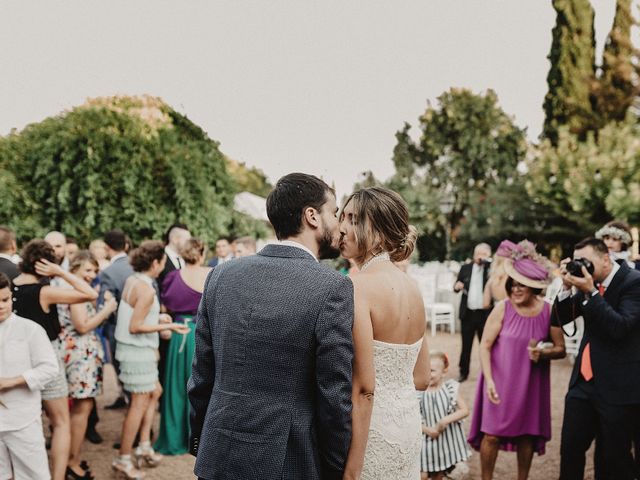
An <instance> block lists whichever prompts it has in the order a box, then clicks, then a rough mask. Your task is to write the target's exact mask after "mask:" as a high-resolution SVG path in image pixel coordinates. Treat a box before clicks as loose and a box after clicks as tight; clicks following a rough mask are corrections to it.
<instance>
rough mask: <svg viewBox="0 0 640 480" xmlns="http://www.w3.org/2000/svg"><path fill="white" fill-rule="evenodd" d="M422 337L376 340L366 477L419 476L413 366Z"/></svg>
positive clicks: (400, 479) (418, 420) (417, 409)
mask: <svg viewBox="0 0 640 480" xmlns="http://www.w3.org/2000/svg"><path fill="white" fill-rule="evenodd" d="M421 345H422V339H421V340H419V341H418V342H416V343H414V344H413V345H403V344H393V343H385V342H380V341H377V340H374V341H373V347H374V352H373V363H374V366H375V371H376V389H375V394H374V400H373V412H372V415H371V427H370V428H369V441H368V442H367V449H366V452H365V456H364V469H363V472H362V478H363V479H365V480H366V479H380V480H390V479H397V480H405V479H410V480H418V479H419V478H420V450H421V445H422V429H421V417H420V405H419V403H418V399H417V396H416V390H415V387H414V384H413V368H414V367H415V364H416V359H417V358H418V353H419V352H420V347H421Z"/></svg>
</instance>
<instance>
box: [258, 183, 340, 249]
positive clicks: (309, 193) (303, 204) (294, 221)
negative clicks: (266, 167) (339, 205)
mask: <svg viewBox="0 0 640 480" xmlns="http://www.w3.org/2000/svg"><path fill="white" fill-rule="evenodd" d="M328 194H331V195H335V192H334V191H333V189H332V188H331V187H330V186H329V185H327V184H326V183H325V182H323V181H322V180H320V179H319V178H318V177H314V176H313V175H307V174H305V173H290V174H289V175H285V176H284V177H282V178H281V179H280V180H278V183H277V184H276V186H275V187H274V189H273V190H272V191H271V193H270V194H269V196H268V197H267V216H268V217H269V221H271V225H273V229H274V230H275V232H276V237H278V240H282V239H284V238H289V237H292V236H294V235H297V234H298V233H300V232H301V230H302V217H303V214H304V209H305V208H307V207H312V208H315V209H316V210H318V211H319V210H320V209H321V208H322V205H324V204H325V203H326V202H327V196H328Z"/></svg>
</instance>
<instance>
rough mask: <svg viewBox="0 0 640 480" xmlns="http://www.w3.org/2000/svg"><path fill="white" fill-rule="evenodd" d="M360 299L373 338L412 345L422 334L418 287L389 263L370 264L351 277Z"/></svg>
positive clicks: (424, 325)
mask: <svg viewBox="0 0 640 480" xmlns="http://www.w3.org/2000/svg"><path fill="white" fill-rule="evenodd" d="M353 281H354V284H357V285H358V287H360V288H358V292H359V294H360V295H359V298H357V299H356V301H357V302H359V303H363V304H365V305H366V306H367V308H368V309H369V314H370V315H371V325H372V327H373V339H374V340H378V341H381V342H387V343H404V344H413V343H415V342H417V341H418V340H420V339H421V338H422V337H423V336H424V333H425V328H426V319H425V313H424V303H423V301H422V295H421V294H420V291H419V289H418V286H417V284H416V283H415V282H414V281H413V279H411V277H409V276H408V275H407V274H406V273H404V272H402V271H401V270H400V269H398V268H397V267H396V266H395V265H393V264H392V263H391V262H388V261H386V262H380V263H378V264H375V265H371V266H370V267H369V268H368V269H367V270H365V271H363V272H360V273H358V274H357V275H354V277H353Z"/></svg>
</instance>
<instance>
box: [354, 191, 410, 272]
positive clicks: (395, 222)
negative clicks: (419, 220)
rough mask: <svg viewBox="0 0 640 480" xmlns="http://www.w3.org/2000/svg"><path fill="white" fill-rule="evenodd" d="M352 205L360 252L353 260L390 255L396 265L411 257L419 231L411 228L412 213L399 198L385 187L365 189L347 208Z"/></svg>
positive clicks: (356, 193)
mask: <svg viewBox="0 0 640 480" xmlns="http://www.w3.org/2000/svg"><path fill="white" fill-rule="evenodd" d="M349 204H351V205H352V207H353V220H352V221H353V227H354V233H355V239H356V247H357V248H358V256H357V258H355V259H354V260H356V261H359V262H362V261H364V260H365V259H366V258H367V257H368V256H369V255H377V254H379V253H381V252H389V256H390V257H391V260H392V261H394V262H400V261H402V260H405V259H407V258H409V257H410V256H411V253H412V252H413V250H414V248H415V246H416V240H417V238H418V231H417V230H416V228H415V227H414V226H413V225H409V210H408V208H407V204H406V203H405V201H404V200H403V199H402V197H401V196H400V195H398V194H397V193H396V192H394V191H393V190H389V189H387V188H382V187H369V188H363V189H362V190H358V191H356V192H354V193H352V194H351V195H350V196H349V198H347V201H346V202H345V204H344V206H345V207H346V206H347V205H349ZM343 210H344V208H343Z"/></svg>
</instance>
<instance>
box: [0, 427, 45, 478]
mask: <svg viewBox="0 0 640 480" xmlns="http://www.w3.org/2000/svg"><path fill="white" fill-rule="evenodd" d="M11 478H13V479H14V480H36V479H37V480H49V479H50V478H51V474H50V473H49V462H48V461H47V450H46V448H45V446H44V435H43V434H42V419H41V418H40V417H38V418H37V419H36V420H34V421H33V422H31V423H30V424H29V425H27V426H26V427H24V428H22V429H20V430H13V431H10V432H0V480H8V479H11Z"/></svg>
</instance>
